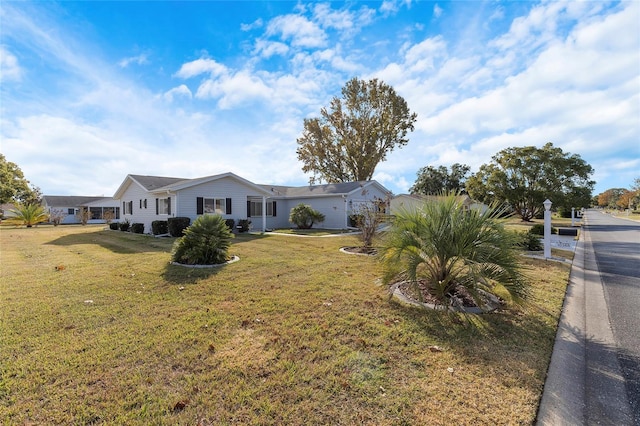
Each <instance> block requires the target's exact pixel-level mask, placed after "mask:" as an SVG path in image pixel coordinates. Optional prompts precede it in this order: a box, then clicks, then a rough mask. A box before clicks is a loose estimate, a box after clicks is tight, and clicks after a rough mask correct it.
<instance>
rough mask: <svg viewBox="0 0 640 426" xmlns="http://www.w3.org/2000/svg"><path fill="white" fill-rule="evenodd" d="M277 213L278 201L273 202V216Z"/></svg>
mask: <svg viewBox="0 0 640 426" xmlns="http://www.w3.org/2000/svg"><path fill="white" fill-rule="evenodd" d="M275 215H276V202H275V201H274V202H273V216H275Z"/></svg>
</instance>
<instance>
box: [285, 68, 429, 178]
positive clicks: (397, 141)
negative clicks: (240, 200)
mask: <svg viewBox="0 0 640 426" xmlns="http://www.w3.org/2000/svg"><path fill="white" fill-rule="evenodd" d="M416 118H417V116H416V114H415V113H411V111H410V110H409V107H408V106H407V102H406V101H405V100H404V98H402V97H401V96H400V95H398V94H397V93H396V91H395V90H394V89H393V87H391V86H389V85H387V84H385V83H384V82H382V81H379V80H377V79H372V80H369V81H364V80H360V79H358V78H353V79H351V80H349V81H348V82H347V83H346V85H345V86H344V87H343V88H342V98H338V97H334V98H333V99H332V100H331V103H330V105H329V107H328V108H322V109H321V110H320V117H317V118H307V119H305V120H304V131H303V133H302V136H301V137H300V138H298V140H297V143H298V145H299V146H298V149H297V150H296V152H297V154H298V159H299V160H300V161H302V163H303V167H302V170H303V171H304V172H305V173H312V174H313V177H312V178H311V181H312V182H313V181H315V180H316V178H319V180H323V181H326V182H327V183H336V182H349V181H363V180H370V179H371V178H372V176H373V172H374V171H375V168H376V166H377V165H378V163H380V162H381V161H384V160H385V158H386V156H387V154H388V153H390V152H392V151H393V150H394V148H396V147H402V146H404V145H406V144H407V143H408V139H407V137H406V136H407V133H408V132H409V131H413V129H414V123H415V121H416Z"/></svg>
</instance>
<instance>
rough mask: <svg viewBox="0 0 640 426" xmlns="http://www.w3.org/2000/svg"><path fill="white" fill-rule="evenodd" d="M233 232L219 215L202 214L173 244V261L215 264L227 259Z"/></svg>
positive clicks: (188, 263)
mask: <svg viewBox="0 0 640 426" xmlns="http://www.w3.org/2000/svg"><path fill="white" fill-rule="evenodd" d="M231 238H233V234H232V233H231V231H230V230H229V227H228V226H227V224H226V223H225V221H224V219H223V218H222V216H220V215H204V216H200V217H199V218H198V219H196V220H195V221H194V222H193V224H191V226H189V227H188V228H187V229H186V230H185V231H184V236H183V237H181V238H179V239H178V240H176V242H175V243H174V246H173V253H172V258H173V261H174V262H178V263H183V264H187V265H215V264H219V263H224V262H226V261H227V260H229V247H230V246H231Z"/></svg>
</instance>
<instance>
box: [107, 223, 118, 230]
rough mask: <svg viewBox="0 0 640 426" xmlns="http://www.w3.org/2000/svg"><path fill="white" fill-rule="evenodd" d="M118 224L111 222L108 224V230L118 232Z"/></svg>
mask: <svg viewBox="0 0 640 426" xmlns="http://www.w3.org/2000/svg"><path fill="white" fill-rule="evenodd" d="M118 225H119V224H118V223H117V222H111V223H110V224H109V229H111V230H112V231H117V230H118Z"/></svg>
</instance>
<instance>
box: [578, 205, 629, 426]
mask: <svg viewBox="0 0 640 426" xmlns="http://www.w3.org/2000/svg"><path fill="white" fill-rule="evenodd" d="M586 222H587V225H586V231H587V235H588V238H587V240H586V242H585V250H589V244H591V247H592V249H593V253H594V255H595V260H596V263H597V268H598V271H599V273H600V279H601V280H602V284H603V288H604V297H605V301H606V305H607V308H608V314H609V323H610V325H611V331H612V332H613V340H614V342H615V346H616V355H617V358H618V362H619V364H620V368H621V370H622V375H623V377H624V379H625V380H624V381H625V388H626V392H627V397H628V400H629V404H630V405H631V413H632V416H633V422H634V424H635V425H640V223H638V222H632V221H630V220H625V219H618V218H615V217H612V216H610V215H608V214H604V213H601V212H599V211H595V210H590V211H588V212H587V221H586Z"/></svg>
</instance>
